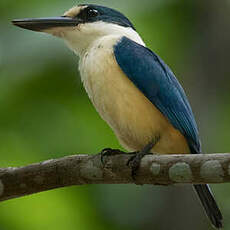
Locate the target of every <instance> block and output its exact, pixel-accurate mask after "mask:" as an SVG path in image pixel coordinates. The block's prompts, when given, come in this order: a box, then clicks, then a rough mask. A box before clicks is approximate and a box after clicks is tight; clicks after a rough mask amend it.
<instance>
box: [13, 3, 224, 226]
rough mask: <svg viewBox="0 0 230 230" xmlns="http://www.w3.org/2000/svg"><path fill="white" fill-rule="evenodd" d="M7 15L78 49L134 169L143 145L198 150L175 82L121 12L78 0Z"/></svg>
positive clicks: (151, 149) (214, 210) (204, 191)
mask: <svg viewBox="0 0 230 230" xmlns="http://www.w3.org/2000/svg"><path fill="white" fill-rule="evenodd" d="M12 23H13V24H14V25H16V26H19V27H22V28H24V29H29V30H33V31H38V32H45V33H48V34H51V35H54V36H56V37H60V38H62V39H63V40H64V41H65V42H66V44H67V46H68V47H69V48H70V49H71V50H72V51H73V52H74V53H76V55H77V56H79V71H80V75H81V80H82V82H83V85H84V87H85V89H86V92H87V93H88V96H89V98H90V100H91V101H92V104H93V105H94V106H95V108H96V110H97V111H98V113H99V114H100V116H101V117H102V119H104V120H105V121H106V122H107V123H108V125H109V126H110V127H111V128H112V130H113V131H114V133H115V135H116V137H117V138H118V140H119V142H120V143H121V145H122V146H123V147H124V148H125V149H127V150H128V151H134V152H136V155H135V156H134V157H133V158H132V159H131V160H130V162H129V163H130V164H131V167H132V169H133V172H134V171H136V170H137V169H138V166H139V164H140V161H141V158H142V157H143V156H144V155H146V154H147V153H157V154H189V153H191V154H200V153H201V143H200V138H199V133H198V128H197V124H196V121H195V119H194V115H193V112H192V109H191V106H190V104H189V102H188V99H187V97H186V94H185V92H184V90H183V88H182V86H181V85H180V83H179V82H178V80H177V78H176V77H175V75H174V74H173V72H172V71H171V69H170V68H169V67H168V66H167V65H166V64H165V63H164V61H163V60H162V59H161V58H160V57H159V56H158V55H157V54H156V53H154V52H153V51H151V50H150V49H149V48H147V47H146V45H145V43H144V42H143V40H142V38H141V37H140V35H139V34H138V33H137V31H136V29H135V27H134V25H133V24H132V23H131V22H130V20H129V19H128V18H127V17H126V16H124V15H123V14H122V13H120V12H119V11H117V10H114V9H111V8H108V7H105V6H100V5H95V4H80V5H77V6H75V7H73V8H71V9H70V10H68V11H67V12H65V13H64V14H63V15H62V16H59V17H48V18H25V19H16V20H13V21H12ZM133 175H134V174H133ZM194 188H195V191H196V193H197V194H198V197H199V199H200V201H201V204H202V205H203V207H204V210H205V212H206V214H207V216H208V217H209V219H210V221H211V223H212V224H213V226H214V227H216V228H222V214H221V212H220V210H219V208H218V205H217V203H216V201H215V199H214V197H213V194H212V192H211V190H210V188H209V186H208V185H206V184H198V185H194Z"/></svg>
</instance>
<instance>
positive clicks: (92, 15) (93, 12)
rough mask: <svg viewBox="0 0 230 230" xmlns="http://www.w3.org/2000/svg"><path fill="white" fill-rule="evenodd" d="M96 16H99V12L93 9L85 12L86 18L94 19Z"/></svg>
mask: <svg viewBox="0 0 230 230" xmlns="http://www.w3.org/2000/svg"><path fill="white" fill-rule="evenodd" d="M98 14H99V12H98V11H97V10H95V9H88V10H87V16H88V18H92V17H96V16H97V15H98Z"/></svg>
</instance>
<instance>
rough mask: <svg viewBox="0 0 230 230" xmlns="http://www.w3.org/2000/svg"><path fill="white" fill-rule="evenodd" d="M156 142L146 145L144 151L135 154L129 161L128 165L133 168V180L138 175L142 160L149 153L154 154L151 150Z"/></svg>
mask: <svg viewBox="0 0 230 230" xmlns="http://www.w3.org/2000/svg"><path fill="white" fill-rule="evenodd" d="M153 146H154V144H153V143H150V144H148V145H147V146H145V147H144V149H143V150H142V151H139V152H137V153H136V154H135V155H134V156H132V157H131V158H130V159H129V160H128V162H127V165H128V166H129V167H130V168H131V170H132V172H131V176H132V178H133V180H134V181H135V180H136V176H137V171H138V169H139V167H140V164H141V160H142V158H143V157H144V156H145V155H149V154H152V153H150V150H151V149H152V148H153Z"/></svg>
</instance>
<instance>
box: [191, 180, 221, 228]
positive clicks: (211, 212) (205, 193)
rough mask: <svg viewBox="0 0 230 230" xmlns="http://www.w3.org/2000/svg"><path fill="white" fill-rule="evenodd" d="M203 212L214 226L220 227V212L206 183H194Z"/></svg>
mask: <svg viewBox="0 0 230 230" xmlns="http://www.w3.org/2000/svg"><path fill="white" fill-rule="evenodd" d="M194 188H195V190H196V193H197V194H198V196H199V198H200V201H201V203H202V205H203V207H204V209H205V212H206V214H207V216H208V217H209V219H210V220H211V222H212V224H213V225H214V226H215V227H216V228H222V227H223V225H222V219H223V217H222V214H221V212H220V209H219V208H218V206H217V203H216V201H215V199H214V197H213V195H212V192H211V189H210V188H209V186H208V185H207V184H199V185H194Z"/></svg>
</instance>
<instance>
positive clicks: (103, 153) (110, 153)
mask: <svg viewBox="0 0 230 230" xmlns="http://www.w3.org/2000/svg"><path fill="white" fill-rule="evenodd" d="M119 154H124V152H122V151H121V150H119V149H111V148H105V149H103V150H102V151H101V153H100V155H101V163H102V164H103V165H104V164H105V161H104V158H105V157H108V156H114V155H119Z"/></svg>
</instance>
